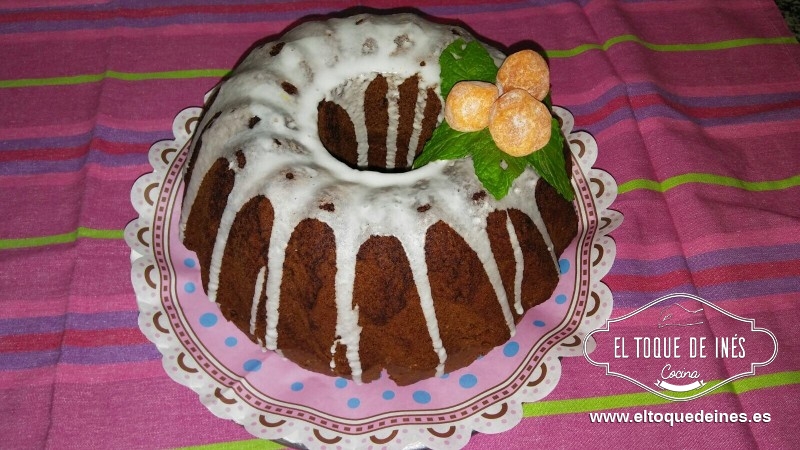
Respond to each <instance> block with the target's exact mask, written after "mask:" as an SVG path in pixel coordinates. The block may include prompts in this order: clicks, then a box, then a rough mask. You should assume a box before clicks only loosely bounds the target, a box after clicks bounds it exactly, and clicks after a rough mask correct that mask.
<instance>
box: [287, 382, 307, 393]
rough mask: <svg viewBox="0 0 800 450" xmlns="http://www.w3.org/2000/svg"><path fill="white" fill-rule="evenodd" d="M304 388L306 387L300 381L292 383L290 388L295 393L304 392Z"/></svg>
mask: <svg viewBox="0 0 800 450" xmlns="http://www.w3.org/2000/svg"><path fill="white" fill-rule="evenodd" d="M304 387H305V386H303V383H301V382H299V381H295V382H294V383H292V385H291V386H289V389H291V390H293V391H295V392H299V391H302V390H303V388H304Z"/></svg>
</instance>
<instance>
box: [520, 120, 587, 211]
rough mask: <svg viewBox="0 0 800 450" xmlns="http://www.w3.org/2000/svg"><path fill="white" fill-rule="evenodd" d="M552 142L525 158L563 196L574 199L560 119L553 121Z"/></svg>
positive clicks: (570, 199)
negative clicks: (559, 124) (565, 157)
mask: <svg viewBox="0 0 800 450" xmlns="http://www.w3.org/2000/svg"><path fill="white" fill-rule="evenodd" d="M551 132H552V135H551V136H550V142H548V143H547V145H545V146H544V147H542V148H541V149H539V150H537V151H535V152H533V153H531V154H530V155H528V156H526V157H525V159H526V160H527V161H528V162H529V163H530V164H531V165H532V166H533V168H534V169H536V172H537V173H538V174H539V176H541V177H542V178H544V180H545V181H547V182H548V183H549V184H550V186H553V187H554V188H555V189H556V191H558V193H559V194H561V196H563V197H564V198H565V199H567V200H569V201H572V199H574V198H575V192H574V191H573V190H572V184H571V183H570V181H569V175H568V174H567V165H566V161H565V160H564V135H562V134H561V128H560V127H559V126H558V120H556V119H555V118H553V119H552V121H551Z"/></svg>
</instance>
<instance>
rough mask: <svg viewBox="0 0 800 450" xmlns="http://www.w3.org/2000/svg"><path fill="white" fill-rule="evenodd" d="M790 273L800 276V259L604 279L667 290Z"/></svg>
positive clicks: (624, 287)
mask: <svg viewBox="0 0 800 450" xmlns="http://www.w3.org/2000/svg"><path fill="white" fill-rule="evenodd" d="M788 277H797V279H800V260H795V261H782V262H779V263H776V262H774V261H771V262H767V263H749V264H746V265H744V264H743V265H738V266H722V267H715V268H713V269H706V270H701V271H697V272H690V271H689V268H688V267H687V268H686V269H684V270H679V271H674V272H669V273H664V274H658V275H650V274H648V275H625V274H619V275H617V274H613V273H612V274H609V275H606V277H605V278H604V280H605V281H606V283H607V284H608V285H609V286H612V287H613V289H614V290H621V291H639V290H642V289H643V288H645V289H646V290H648V291H664V290H669V289H671V288H674V287H675V286H682V285H687V284H691V285H693V286H694V287H695V288H697V289H702V288H704V287H709V286H714V285H717V284H724V283H732V282H746V281H752V280H769V279H773V278H788Z"/></svg>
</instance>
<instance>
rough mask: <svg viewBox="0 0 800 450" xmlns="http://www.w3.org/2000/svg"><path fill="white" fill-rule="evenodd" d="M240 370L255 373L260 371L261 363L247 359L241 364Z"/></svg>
mask: <svg viewBox="0 0 800 450" xmlns="http://www.w3.org/2000/svg"><path fill="white" fill-rule="evenodd" d="M242 368H243V369H244V370H245V372H256V371H258V370H259V369H261V361H259V360H257V359H248V360H247V361H245V362H244V364H242Z"/></svg>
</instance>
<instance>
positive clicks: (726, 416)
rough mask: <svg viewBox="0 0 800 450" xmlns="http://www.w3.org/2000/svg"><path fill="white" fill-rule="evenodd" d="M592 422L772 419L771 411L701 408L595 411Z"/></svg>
mask: <svg viewBox="0 0 800 450" xmlns="http://www.w3.org/2000/svg"><path fill="white" fill-rule="evenodd" d="M589 420H590V421H591V422H592V423H667V424H669V426H671V427H672V426H675V424H676V423H678V424H683V423H767V422H770V421H772V416H771V415H770V413H766V412H765V413H753V414H752V415H750V414H748V413H744V412H738V413H726V412H720V411H717V410H716V409H715V410H714V411H713V412H712V411H708V412H707V411H704V410H700V411H697V412H665V413H660V412H654V411H648V410H646V409H645V410H643V411H640V412H635V413H629V412H613V413H612V412H593V413H589Z"/></svg>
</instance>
